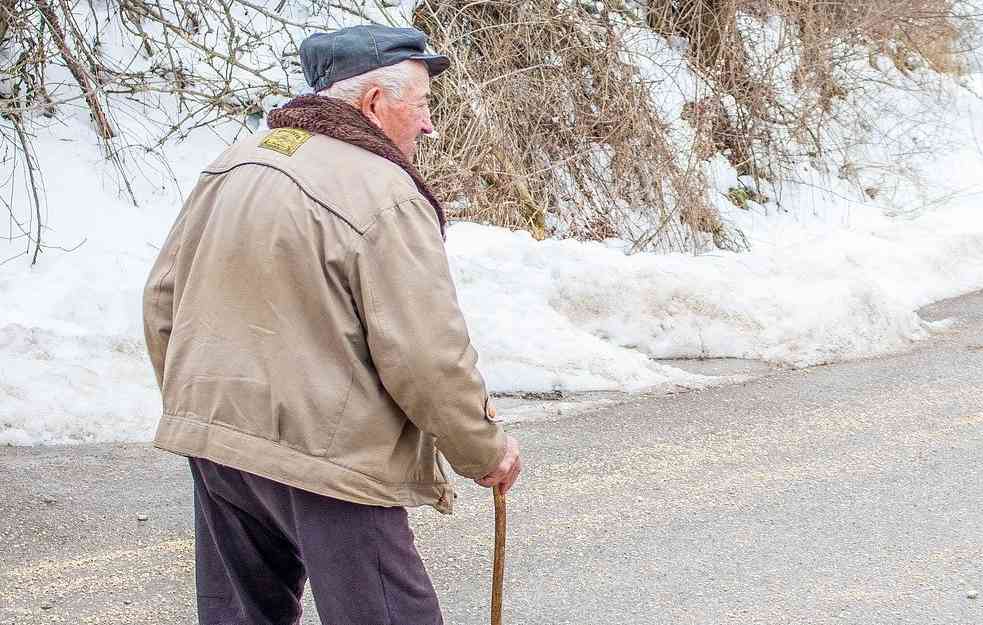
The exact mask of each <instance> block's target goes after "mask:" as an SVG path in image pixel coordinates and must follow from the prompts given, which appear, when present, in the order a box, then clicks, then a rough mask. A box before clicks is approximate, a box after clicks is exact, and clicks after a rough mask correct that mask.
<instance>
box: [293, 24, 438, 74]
mask: <svg viewBox="0 0 983 625" xmlns="http://www.w3.org/2000/svg"><path fill="white" fill-rule="evenodd" d="M426 48H427V36H426V35H425V34H423V33H422V32H420V31H419V30H417V29H415V28H390V27H388V26H377V25H374V24H370V25H364V26H350V27H348V28H341V29H339V30H336V31H333V32H330V33H314V34H313V35H311V36H310V37H308V38H307V39H304V41H303V42H301V44H300V64H301V66H302V67H303V68H304V77H305V78H306V79H307V84H309V85H310V86H311V87H312V88H313V89H314V91H321V90H322V89H327V88H328V87H330V86H331V85H333V84H334V83H336V82H338V81H339V80H345V79H346V78H351V77H353V76H358V75H359V74H364V73H365V72H369V71H372V70H374V69H378V68H380V67H387V66H389V65H395V64H396V63H399V62H401V61H407V60H415V61H423V62H424V63H426V64H427V70H428V71H429V72H430V76H436V75H437V74H439V73H441V72H442V71H444V70H445V69H447V68H448V67H450V64H451V61H450V59H448V58H447V57H446V56H443V55H441V54H427V52H426Z"/></svg>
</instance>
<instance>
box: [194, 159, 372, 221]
mask: <svg viewBox="0 0 983 625" xmlns="http://www.w3.org/2000/svg"><path fill="white" fill-rule="evenodd" d="M243 165H259V166H260V167H268V168H269V169H273V170H276V171H278V172H280V173H281V174H283V175H284V176H286V177H287V178H289V179H290V180H291V181H292V182H293V183H294V184H295V185H297V188H298V189H300V191H301V192H302V193H303V194H304V195H306V196H307V197H309V198H310V199H311V200H312V201H313V202H314V203H316V204H318V205H319V206H321V207H322V208H324V209H325V210H327V211H328V212H329V213H331V214H332V215H334V216H336V217H337V218H338V219H340V220H342V221H343V222H345V224H346V225H348V227H349V228H351V229H352V230H354V231H355V232H356V233H358V235H359V236H362V235H364V234H365V231H366V230H368V227H367V226H363V227H359V226H358V225H357V224H355V223H354V222H353V221H352V220H351V219H350V218H349V217H346V216H345V215H343V214H341V211H340V210H338V209H337V208H336V207H334V206H332V205H330V204H328V203H327V202H325V201H324V200H321V199H319V198H318V197H316V196H315V195H314V194H312V193H311V192H310V191H308V190H307V188H305V187H304V185H302V184H301V183H300V181H299V180H297V178H296V177H295V176H294V175H292V174H291V173H290V172H288V171H286V170H284V169H282V168H280V167H277V166H276V165H271V164H269V163H263V162H261V161H238V162H236V163H234V164H232V165H229V166H228V167H225V168H222V169H214V170H213V169H205V170H203V171H202V172H201V173H202V174H203V175H206V174H207V175H211V176H216V175H219V174H225V173H228V172H230V171H232V170H233V169H236V168H238V167H241V166H243ZM374 221H375V220H373V223H374Z"/></svg>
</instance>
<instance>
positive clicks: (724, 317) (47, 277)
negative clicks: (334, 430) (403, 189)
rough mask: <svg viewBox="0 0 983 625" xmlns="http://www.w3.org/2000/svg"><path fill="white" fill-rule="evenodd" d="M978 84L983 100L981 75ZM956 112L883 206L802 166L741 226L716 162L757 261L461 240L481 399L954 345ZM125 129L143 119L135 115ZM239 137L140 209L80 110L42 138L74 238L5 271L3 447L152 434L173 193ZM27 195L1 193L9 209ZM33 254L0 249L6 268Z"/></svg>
mask: <svg viewBox="0 0 983 625" xmlns="http://www.w3.org/2000/svg"><path fill="white" fill-rule="evenodd" d="M656 52H658V53H659V54H663V53H665V54H670V53H676V52H673V51H672V50H669V51H668V52H667V51H666V50H662V51H654V52H652V54H655V53H656ZM684 78H685V77H684ZM969 85H970V86H971V87H973V88H974V89H976V90H977V91H983V80H981V79H980V77H979V76H976V77H972V78H970V79H969ZM667 97H668V96H667ZM680 102H681V101H680ZM948 114H949V118H948V120H947V126H946V127H947V128H948V129H949V130H950V131H951V134H952V135H953V137H954V138H955V139H959V140H960V141H959V143H958V144H955V143H954V144H953V147H951V148H947V149H945V150H943V151H941V152H937V153H936V155H935V156H933V157H931V158H933V159H934V160H932V161H928V162H927V168H926V169H925V171H926V173H927V176H926V177H924V178H922V179H911V180H904V179H898V178H897V177H883V178H878V179H877V180H876V181H875V182H876V183H877V184H879V185H881V188H882V191H883V193H881V194H880V195H879V196H878V198H877V200H876V201H875V200H872V199H870V198H864V196H863V193H858V192H857V189H856V188H852V187H851V185H854V186H856V181H854V182H852V183H847V182H844V181H840V182H837V181H835V180H834V181H833V183H832V184H831V183H830V180H829V179H828V176H825V175H824V174H822V173H821V172H817V171H809V170H808V168H807V167H806V168H804V169H803V170H802V171H801V172H800V174H801V175H800V178H799V181H798V182H797V183H792V184H788V185H786V187H785V188H784V190H783V193H782V195H781V197H780V198H777V200H776V199H773V200H772V201H771V202H769V203H767V204H765V205H764V206H761V205H757V204H753V203H752V204H751V205H750V207H749V210H741V209H738V208H736V207H734V206H733V205H731V204H730V203H729V202H728V201H727V200H726V199H725V198H724V195H725V194H726V191H727V189H728V188H730V187H731V186H734V185H736V184H738V183H739V182H740V181H739V180H738V179H737V177H736V175H735V173H734V172H733V170H732V169H730V167H729V166H728V165H727V164H726V162H725V161H724V160H723V159H717V160H716V161H714V162H712V163H710V164H709V165H708V172H709V173H710V174H711V179H712V180H713V182H714V185H715V187H716V191H717V194H716V195H717V197H716V201H717V204H718V206H719V207H720V208H721V210H722V211H723V213H724V218H725V220H726V221H727V222H728V223H730V224H731V225H733V226H736V227H739V228H740V229H741V230H742V231H743V232H744V233H745V235H746V236H747V237H748V239H749V243H750V247H751V251H749V252H746V253H740V254H737V253H731V252H719V251H716V252H710V253H704V254H701V255H695V256H694V255H686V254H661V255H656V254H650V253H640V254H633V255H629V254H627V253H626V250H627V249H628V247H629V246H628V244H627V243H625V242H623V241H617V240H610V241H606V242H604V243H598V242H577V241H572V240H546V241H542V242H537V241H535V240H534V239H533V238H532V237H531V236H529V235H528V234H527V233H525V232H510V231H507V230H505V229H501V228H495V227H488V226H481V225H476V224H467V223H459V224H454V225H453V226H451V228H450V229H449V235H448V253H449V256H450V259H451V265H452V269H453V274H454V279H455V282H456V284H457V287H458V295H459V298H460V301H461V305H462V308H463V310H464V313H465V316H466V318H467V321H468V325H469V328H470V332H471V336H472V340H473V342H474V344H475V347H476V348H477V350H478V353H479V355H480V362H479V365H480V367H481V369H482V371H483V373H484V374H485V377H486V378H487V380H488V385H489V388H490V390H492V391H498V392H516V391H550V390H557V389H559V390H564V391H600V390H609V391H627V392H634V391H640V390H644V389H652V388H660V387H664V386H667V385H685V386H691V387H692V386H703V385H707V384H712V383H715V381H716V380H715V379H713V378H706V377H703V376H697V375H694V374H690V373H686V372H684V371H681V370H679V369H677V368H674V367H671V366H668V365H667V364H665V363H661V362H659V361H658V359H666V358H693V357H699V358H716V357H729V358H748V359H761V360H766V361H768V362H771V363H776V364H779V365H785V366H792V367H803V366H809V365H815V364H820V363H832V362H839V361H843V360H849V359H855V358H861V357H867V356H874V355H879V354H885V353H891V352H896V351H900V350H904V349H908V348H910V347H911V346H912V345H913V344H914V343H915V342H916V341H919V340H922V339H925V338H926V337H928V336H930V335H931V334H932V333H933V332H939V331H944V329H945V327H946V324H945V323H935V324H933V323H929V322H926V321H924V320H922V319H921V318H919V317H918V315H917V312H916V311H917V309H919V308H920V307H922V306H924V305H926V304H929V303H931V302H933V301H936V300H939V299H942V298H946V297H951V296H956V295H959V294H962V293H966V292H969V291H973V290H977V289H981V288H983V186H981V185H983V154H981V151H980V149H979V147H978V144H977V142H976V138H977V137H983V104H981V102H980V101H979V99H977V98H976V97H975V96H973V95H971V94H970V93H969V92H965V93H962V94H960V95H958V96H957V98H956V100H955V105H954V106H953V107H952V108H951V110H950V111H949V112H948ZM147 115H148V116H151V115H152V114H151V113H147ZM119 123H121V124H127V123H130V124H134V125H137V124H139V123H142V122H141V119H140V115H138V114H135V113H134V114H132V115H130V116H129V118H128V119H124V120H119ZM237 131H238V132H241V131H242V129H241V128H239V129H233V128H224V129H214V128H202V129H199V130H196V131H194V132H192V133H191V134H190V135H189V136H188V138H187V139H186V140H184V141H183V142H171V143H169V144H168V145H166V146H165V147H164V148H163V149H162V155H163V156H164V157H165V158H166V161H167V162H168V163H169V164H170V168H171V171H170V172H168V171H167V170H166V168H163V167H161V166H160V162H159V161H153V160H147V159H144V160H140V159H138V158H134V160H133V161H132V162H131V163H130V164H129V167H130V169H129V171H131V172H132V174H133V175H132V176H129V177H128V180H129V182H130V184H131V185H132V186H133V188H134V192H135V194H136V195H137V197H138V198H139V199H140V204H139V206H136V207H135V206H133V205H132V204H131V203H130V202H129V201H128V199H127V197H126V196H125V195H124V194H123V193H121V191H120V182H121V181H120V180H118V179H117V177H116V176H115V175H113V173H112V171H113V170H112V168H111V167H110V166H109V165H108V164H107V163H106V162H105V161H104V159H103V158H102V155H101V153H100V150H99V147H98V144H97V142H96V139H95V135H94V133H93V131H92V127H91V124H90V122H89V120H88V119H87V115H86V114H85V112H84V111H82V110H79V112H77V113H76V114H75V115H74V116H72V115H68V116H65V117H60V118H59V119H58V120H57V121H52V122H50V123H49V124H48V126H47V127H44V128H40V129H38V130H37V136H36V139H35V143H36V146H37V152H38V157H39V159H40V164H41V167H42V169H43V171H45V172H46V179H45V180H46V194H47V208H48V215H47V217H46V221H47V223H48V224H49V226H50V227H51V228H52V230H50V231H49V232H47V234H46V238H47V240H48V242H49V243H51V244H53V245H57V246H61V247H65V248H73V247H75V246H76V245H78V244H79V243H80V242H82V241H83V240H84V243H83V244H82V245H81V246H80V247H78V249H75V250H74V251H70V252H66V251H59V250H54V249H51V250H48V251H47V252H45V253H44V254H43V255H42V256H41V260H40V262H39V264H38V265H37V266H34V267H31V266H30V262H29V261H30V258H29V257H25V256H20V257H16V258H13V260H11V261H9V262H6V263H4V264H2V265H0V301H2V302H3V306H2V307H0V444H12V445H33V444H60V443H79V442H96V441H145V440H149V439H150V437H151V436H152V435H153V431H154V428H155V426H156V420H157V417H158V416H159V411H160V397H159V393H158V390H157V387H156V383H155V379H154V376H153V372H152V370H151V367H150V363H149V360H148V359H147V357H146V354H145V351H144V346H143V329H142V318H141V310H140V306H141V292H142V289H143V284H144V281H145V279H146V276H147V273H148V271H149V269H150V265H151V263H152V262H153V260H154V258H155V256H156V253H157V248H158V246H159V245H160V244H161V242H162V241H163V239H164V237H165V236H166V234H167V231H168V229H169V227H170V224H171V222H172V220H173V219H174V217H175V216H176V214H177V210H178V208H179V207H180V198H181V195H182V193H186V192H187V191H188V190H189V189H190V188H191V187H192V186H193V184H194V181H195V179H196V177H197V172H198V171H200V169H201V168H202V167H203V166H204V165H206V164H207V163H208V162H209V161H210V160H212V159H213V158H214V157H215V156H216V155H217V153H218V152H219V151H220V150H221V148H222V146H223V145H224V144H225V142H226V141H228V140H231V139H232V138H233V136H234V135H233V133H234V132H237ZM888 158H889V157H888V156H886V154H879V155H878V154H874V155H871V159H874V160H876V159H881V161H884V160H886V159H888ZM921 165H922V166H923V168H924V167H925V166H926V163H921ZM871 169H876V168H871ZM171 178H173V181H169V180H170V179H171ZM899 180H900V181H899ZM891 181H893V182H891ZM175 182H176V184H175ZM7 184H9V183H7ZM864 184H874V183H872V182H870V180H869V179H868V180H865V181H864ZM891 185H893V186H891ZM821 186H825V187H827V188H830V189H831V191H825V192H822V191H818V190H817V188H818V187H821ZM19 189H20V187H17V188H9V187H5V188H4V189H3V191H4V193H5V194H9V195H11V196H12V197H14V199H15V202H16V201H17V197H18V196H17V194H18V193H20V190H19ZM22 199H23V198H22ZM779 201H780V202H779ZM15 206H16V204H15ZM10 231H11V233H12V234H13V235H16V232H17V230H16V228H15V227H13V226H11V230H10ZM0 234H6V233H3V232H2V231H0ZM23 249H24V241H23V240H17V239H14V240H9V241H8V240H0V261H3V260H4V259H7V258H10V257H13V256H15V255H16V254H17V253H19V252H22V251H23Z"/></svg>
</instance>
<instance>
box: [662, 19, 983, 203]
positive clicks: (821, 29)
mask: <svg viewBox="0 0 983 625" xmlns="http://www.w3.org/2000/svg"><path fill="white" fill-rule="evenodd" d="M646 8H647V17H646V22H647V24H648V26H649V27H650V28H652V29H654V30H655V31H656V32H658V33H659V34H662V35H663V36H666V37H680V38H683V39H685V40H686V42H687V45H688V47H687V56H688V60H689V63H690V65H691V67H692V68H693V70H694V71H696V72H697V73H698V74H699V75H700V76H701V78H702V79H703V81H704V83H703V85H704V87H705V88H706V90H707V92H708V93H706V94H703V95H702V96H701V97H699V98H698V99H696V100H694V101H692V102H691V103H690V104H688V105H687V107H686V108H685V109H684V118H685V119H686V120H687V121H689V122H690V123H691V124H692V125H693V127H694V128H695V130H696V132H697V145H698V146H703V147H706V146H710V148H711V152H713V151H717V152H719V153H721V154H723V155H725V156H726V157H727V158H728V159H729V160H730V162H731V164H732V165H733V166H734V168H735V169H736V170H737V172H738V174H740V175H744V176H750V177H752V178H753V179H754V181H755V183H758V182H760V181H761V180H766V181H769V182H771V183H775V184H778V183H780V182H781V180H783V179H785V178H786V177H787V176H789V175H790V172H791V171H792V170H793V169H794V167H795V166H796V165H797V164H798V163H799V162H801V160H802V159H803V158H810V159H816V158H819V159H823V158H826V157H828V156H830V155H831V154H834V153H842V150H843V149H844V148H845V147H846V146H844V145H843V144H842V141H841V138H842V136H843V134H844V133H845V134H850V132H851V131H853V130H856V131H857V132H856V134H857V135H860V134H863V133H864V132H867V131H868V130H869V127H870V126H873V125H874V124H873V123H872V122H873V121H874V120H873V119H871V117H872V116H871V113H870V112H869V111H864V110H858V109H857V104H856V103H848V102H847V99H848V96H850V95H861V96H862V95H863V94H865V93H872V92H876V91H879V90H881V91H882V90H884V89H885V88H891V89H899V90H904V89H907V90H910V91H919V90H922V91H923V90H925V89H928V88H929V87H928V85H927V84H926V83H925V82H924V81H921V82H919V81H911V82H905V81H904V80H899V79H898V78H897V77H896V76H892V77H889V76H887V75H885V74H884V73H879V72H877V71H873V70H877V69H878V66H877V61H876V59H877V57H878V55H884V56H886V57H887V58H889V59H891V61H892V63H893V64H894V66H895V67H896V68H897V69H898V70H899V72H900V74H901V76H902V77H910V76H911V74H912V72H913V71H914V70H916V69H919V68H920V67H923V66H927V67H928V68H930V69H931V70H933V71H934V72H936V73H940V74H950V75H957V76H958V75H960V74H961V73H962V72H963V67H962V63H961V53H962V52H964V51H965V50H964V49H962V43H963V42H962V39H963V37H962V36H963V33H964V31H965V27H966V26H967V25H969V24H970V23H972V22H975V21H976V17H975V14H974V13H973V12H972V11H964V12H962V13H961V12H960V11H959V10H957V7H956V2H953V1H951V0H648V2H647V7H646ZM789 67H792V70H791V71H789ZM871 67H872V68H873V70H872V69H871ZM789 96H792V97H789ZM861 131H862V132H861ZM836 135H838V136H836ZM703 156H704V157H707V156H709V155H708V154H703Z"/></svg>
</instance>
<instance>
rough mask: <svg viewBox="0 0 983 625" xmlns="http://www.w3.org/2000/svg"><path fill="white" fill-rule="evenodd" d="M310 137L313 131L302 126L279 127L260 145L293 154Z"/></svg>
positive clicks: (282, 152) (289, 154)
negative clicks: (301, 127)
mask: <svg viewBox="0 0 983 625" xmlns="http://www.w3.org/2000/svg"><path fill="white" fill-rule="evenodd" d="M310 138H311V133H309V132H307V131H306V130H301V129H300V128H277V129H276V130H274V131H273V132H271V133H270V134H269V136H267V137H266V138H265V139H263V142H262V143H260V144H259V147H261V148H266V149H268V150H274V151H276V152H279V153H280V154H286V155H287V156H293V155H294V152H296V151H297V148H299V147H300V146H301V145H303V144H304V142H305V141H307V140H308V139H310Z"/></svg>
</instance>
